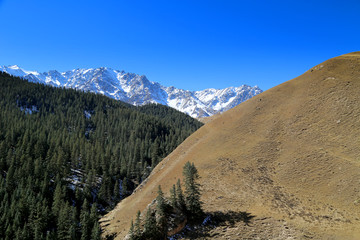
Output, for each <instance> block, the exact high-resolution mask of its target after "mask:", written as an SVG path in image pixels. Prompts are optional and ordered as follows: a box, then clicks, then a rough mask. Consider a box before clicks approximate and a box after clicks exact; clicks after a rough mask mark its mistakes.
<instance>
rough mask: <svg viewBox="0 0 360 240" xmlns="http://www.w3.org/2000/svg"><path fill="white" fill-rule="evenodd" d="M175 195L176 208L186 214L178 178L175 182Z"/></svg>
mask: <svg viewBox="0 0 360 240" xmlns="http://www.w3.org/2000/svg"><path fill="white" fill-rule="evenodd" d="M176 196H177V199H176V205H177V208H178V209H179V210H180V211H181V212H183V213H185V214H186V211H187V209H186V203H185V199H184V194H183V191H182V189H181V183H180V179H178V181H177V183H176Z"/></svg>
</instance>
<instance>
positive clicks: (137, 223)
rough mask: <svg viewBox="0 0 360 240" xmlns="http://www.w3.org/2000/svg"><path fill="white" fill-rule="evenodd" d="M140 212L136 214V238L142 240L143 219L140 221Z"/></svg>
mask: <svg viewBox="0 0 360 240" xmlns="http://www.w3.org/2000/svg"><path fill="white" fill-rule="evenodd" d="M140 214H141V213H140V211H138V212H137V214H136V219H135V224H134V229H135V230H134V236H135V237H136V239H140V238H141V234H142V231H141V219H140Z"/></svg>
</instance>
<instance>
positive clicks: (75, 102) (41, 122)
mask: <svg viewBox="0 0 360 240" xmlns="http://www.w3.org/2000/svg"><path fill="white" fill-rule="evenodd" d="M0 86H1V87H0V239H80V238H81V239H90V238H91V239H98V238H99V233H100V229H99V224H98V214H99V213H101V214H103V213H105V212H107V211H109V210H111V209H112V208H113V207H114V206H115V205H116V203H117V202H118V201H120V200H121V199H124V198H125V197H126V196H128V195H130V194H131V193H132V191H133V189H134V188H135V187H137V186H138V185H139V184H140V183H141V182H142V181H143V180H144V179H145V178H146V177H147V176H148V175H149V173H150V172H151V170H152V169H153V168H154V167H155V166H156V165H157V164H158V163H159V162H160V161H161V160H162V158H163V157H165V156H166V155H168V154H169V153H170V152H171V151H172V150H173V149H175V148H176V146H177V145H178V144H180V143H181V142H182V141H183V140H184V139H185V138H186V137H187V136H189V135H190V134H191V133H192V132H194V131H195V130H196V129H198V128H199V127H200V126H201V125H202V124H201V123H199V122H198V121H196V120H194V119H193V118H191V117H189V116H187V115H185V114H183V113H180V112H178V111H176V110H173V109H170V108H168V107H164V106H160V105H150V106H144V107H133V106H131V105H128V104H125V103H122V102H119V101H115V100H113V99H109V98H107V97H104V96H102V95H96V94H93V93H84V92H80V91H76V90H72V89H61V88H53V87H49V86H45V85H41V84H34V83H29V82H27V81H24V80H21V79H19V78H15V77H11V76H10V75H7V74H4V73H0Z"/></svg>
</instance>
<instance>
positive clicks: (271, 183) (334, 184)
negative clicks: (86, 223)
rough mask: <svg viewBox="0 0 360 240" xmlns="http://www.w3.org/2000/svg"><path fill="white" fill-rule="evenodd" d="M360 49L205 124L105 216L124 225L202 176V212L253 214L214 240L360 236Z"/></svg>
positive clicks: (106, 221)
mask: <svg viewBox="0 0 360 240" xmlns="http://www.w3.org/2000/svg"><path fill="white" fill-rule="evenodd" d="M359 93H360V52H355V53H351V54H346V55H342V56H339V57H336V58H333V59H330V60H328V61H326V62H324V63H322V64H320V65H318V66H315V67H314V68H312V69H310V70H309V71H307V72H305V73H304V74H303V75H301V76H299V77H297V78H295V79H293V80H290V81H288V82H285V83H283V84H281V85H279V86H277V87H274V88H272V89H270V90H268V91H266V92H264V93H262V94H259V95H257V96H255V97H253V98H252V99H250V100H248V101H246V102H244V103H242V104H240V105H239V106H238V107H236V108H234V109H231V110H229V111H227V112H225V113H223V114H222V115H221V116H219V117H217V118H215V119H214V120H213V121H210V122H209V123H207V124H206V125H205V126H203V127H202V128H200V129H199V130H198V131H197V132H195V133H194V134H193V135H191V136H190V137H189V138H188V139H187V140H186V141H185V142H184V143H183V144H182V145H180V146H179V147H178V148H177V149H176V150H175V151H174V152H173V153H172V154H170V155H169V156H168V157H167V158H166V159H164V160H163V162H162V163H160V164H159V165H158V166H157V167H156V169H155V170H154V171H153V173H152V174H151V176H150V178H149V179H148V181H147V182H146V183H144V184H143V186H141V187H139V188H138V189H137V191H136V192H135V193H134V194H132V195H131V196H130V197H128V198H127V199H125V200H124V201H122V202H121V203H120V204H119V205H118V206H117V207H116V209H114V210H113V211H112V212H110V213H109V214H108V215H106V216H105V217H104V218H103V219H102V226H103V227H104V230H105V233H112V232H116V233H117V234H118V236H117V239H122V238H123V236H124V235H126V234H127V232H128V229H129V226H130V220H131V219H132V218H134V217H135V214H136V212H137V211H138V210H144V209H145V207H146V206H147V205H148V204H149V203H150V202H151V201H152V200H153V199H154V198H155V197H156V192H157V186H158V185H159V184H160V185H162V189H164V190H166V189H169V188H170V187H171V185H172V184H174V183H175V182H176V180H177V178H181V172H182V167H183V165H184V164H185V162H187V161H190V162H194V163H195V165H196V167H197V168H198V170H199V174H200V176H201V184H202V188H203V197H202V201H203V202H204V209H205V211H207V212H214V211H221V212H223V213H224V214H226V213H229V212H233V213H236V212H240V211H246V212H248V213H250V214H251V215H253V216H255V217H254V218H253V219H252V220H251V222H250V224H249V225H245V224H244V223H242V222H239V223H235V224H233V225H231V226H230V225H229V226H226V225H225V226H219V227H217V228H215V229H213V230H211V233H209V235H208V238H214V239H226V238H228V239H244V238H245V239H256V238H257V239H360V94H359Z"/></svg>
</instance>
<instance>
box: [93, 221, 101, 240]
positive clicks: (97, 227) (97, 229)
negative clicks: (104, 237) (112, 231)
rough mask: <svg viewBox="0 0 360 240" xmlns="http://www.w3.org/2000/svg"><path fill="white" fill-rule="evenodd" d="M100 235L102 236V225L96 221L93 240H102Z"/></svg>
mask: <svg viewBox="0 0 360 240" xmlns="http://www.w3.org/2000/svg"><path fill="white" fill-rule="evenodd" d="M100 234H101V231H100V225H99V222H97V221H96V222H95V223H94V226H93V229H92V231H91V240H100V239H101V235H100Z"/></svg>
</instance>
